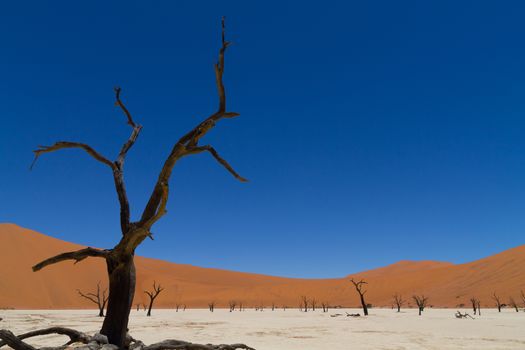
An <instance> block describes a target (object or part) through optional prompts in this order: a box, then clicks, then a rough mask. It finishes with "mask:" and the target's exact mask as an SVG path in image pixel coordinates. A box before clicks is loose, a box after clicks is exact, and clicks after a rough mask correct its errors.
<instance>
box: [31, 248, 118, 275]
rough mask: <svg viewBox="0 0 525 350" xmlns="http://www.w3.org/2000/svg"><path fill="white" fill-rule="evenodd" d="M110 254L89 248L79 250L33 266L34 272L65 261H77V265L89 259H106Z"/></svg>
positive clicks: (106, 251)
mask: <svg viewBox="0 0 525 350" xmlns="http://www.w3.org/2000/svg"><path fill="white" fill-rule="evenodd" d="M108 254H109V251H108V250H102V249H95V248H91V247H88V248H84V249H81V250H77V251H74V252H67V253H62V254H59V255H56V256H54V257H51V258H48V259H46V260H44V261H42V262H40V263H38V264H36V265H35V266H33V271H35V272H36V271H39V270H41V269H43V268H44V267H46V266H48V265H52V264H56V263H59V262H61V261H65V260H75V264H76V263H78V262H80V261H82V260H84V259H86V258H88V257H95V258H106V257H107V256H108Z"/></svg>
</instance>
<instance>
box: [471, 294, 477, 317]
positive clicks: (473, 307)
mask: <svg viewBox="0 0 525 350" xmlns="http://www.w3.org/2000/svg"><path fill="white" fill-rule="evenodd" d="M470 304H471V305H472V311H474V315H475V314H476V312H477V311H478V304H479V300H478V299H476V298H474V297H472V298H470Z"/></svg>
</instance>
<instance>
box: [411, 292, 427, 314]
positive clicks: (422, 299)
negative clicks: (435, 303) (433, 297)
mask: <svg viewBox="0 0 525 350" xmlns="http://www.w3.org/2000/svg"><path fill="white" fill-rule="evenodd" d="M412 299H414V301H415V302H416V305H417V307H418V310H419V316H421V313H422V312H423V310H425V307H426V306H427V303H428V297H426V296H424V295H421V296H419V295H413V296H412Z"/></svg>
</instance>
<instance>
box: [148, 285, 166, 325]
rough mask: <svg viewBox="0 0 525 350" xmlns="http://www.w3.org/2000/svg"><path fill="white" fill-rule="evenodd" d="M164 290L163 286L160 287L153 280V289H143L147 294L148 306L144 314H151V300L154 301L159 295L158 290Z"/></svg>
mask: <svg viewBox="0 0 525 350" xmlns="http://www.w3.org/2000/svg"><path fill="white" fill-rule="evenodd" d="M163 290H164V288H162V287H161V286H160V284H159V285H157V284H156V282H155V281H153V291H151V292H149V291H144V293H146V294H147V295H148V296H149V307H148V314H147V315H146V316H151V309H152V308H153V302H154V301H155V299H157V297H158V296H159V294H160V292H162V291H163Z"/></svg>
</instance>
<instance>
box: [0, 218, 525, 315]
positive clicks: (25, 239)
mask: <svg viewBox="0 0 525 350" xmlns="http://www.w3.org/2000/svg"><path fill="white" fill-rule="evenodd" d="M0 247H3V249H2V254H0V308H5V307H13V308H16V309H76V308H92V307H93V305H92V304H90V303H89V301H86V300H85V299H83V298H80V297H79V295H78V293H77V289H80V290H82V291H90V290H92V289H94V288H96V284H97V282H98V281H101V283H102V285H106V284H107V281H106V280H105V279H106V278H107V277H106V273H105V269H106V267H105V264H104V261H102V260H101V259H87V260H86V261H83V262H81V263H79V264H76V265H75V264H73V263H69V262H65V263H61V264H57V265H53V266H50V267H48V268H46V269H44V270H42V271H40V272H38V273H34V272H32V270H31V266H32V265H34V264H35V263H37V262H39V261H40V260H43V259H45V258H47V257H50V256H52V255H54V254H58V253H61V252H65V251H69V250H75V249H79V248H82V247H83V246H80V245H78V244H74V243H69V242H64V241H61V240H58V239H55V238H52V237H49V236H46V235H44V234H41V233H38V232H35V231H32V230H29V229H25V228H22V227H20V226H17V225H14V224H0ZM136 266H137V291H136V296H135V303H138V304H142V303H144V302H146V295H145V294H144V293H143V291H144V290H146V289H149V288H150V287H151V284H152V283H153V281H154V280H156V281H158V282H160V283H161V284H162V285H163V286H164V287H166V289H165V291H164V292H163V293H162V295H161V296H159V298H158V300H157V301H156V307H164V308H173V307H174V306H175V305H176V304H177V303H180V304H185V305H187V306H188V307H206V306H207V304H208V302H210V301H215V302H216V305H217V307H226V306H227V304H228V302H229V301H230V300H237V301H240V302H243V303H244V304H245V305H246V306H247V307H253V306H255V305H261V304H264V305H266V306H270V305H271V304H272V303H275V304H276V305H279V306H282V305H287V306H288V307H292V308H295V307H298V305H299V302H300V296H301V295H306V296H308V297H309V298H315V299H316V300H317V301H318V302H319V303H321V302H329V303H330V304H331V305H343V306H357V305H358V300H357V298H356V295H355V292H354V291H353V290H352V288H351V286H350V284H349V283H348V281H347V279H346V278H332V279H294V278H282V277H274V276H265V275H259V274H250V273H242V272H233V271H226V270H220V269H212V268H201V267H196V266H191V265H182V264H175V263H170V262H167V261H162V260H157V259H150V258H144V257H137V258H136ZM352 276H353V277H354V278H363V279H366V280H367V281H368V282H369V287H368V289H369V291H368V293H367V301H368V302H370V303H371V304H373V305H374V306H386V307H390V306H391V304H392V295H393V294H394V293H401V294H403V295H404V297H405V299H407V300H408V299H410V296H411V295H412V294H414V293H418V294H426V295H428V296H429V297H430V304H432V305H433V306H440V307H455V306H457V305H460V304H465V305H468V300H469V299H470V297H472V296H477V298H479V299H480V300H481V303H482V306H483V307H488V306H490V307H493V302H492V299H491V295H492V293H493V292H494V291H496V292H497V293H498V294H499V295H501V297H502V298H503V299H505V300H507V299H508V297H509V296H514V297H515V298H518V296H519V293H520V290H521V289H523V290H525V246H519V247H516V248H513V249H509V250H507V251H504V252H502V253H499V254H496V255H493V256H490V257H487V258H483V259H480V260H476V261H474V262H470V263H466V264H459V265H454V264H451V263H446V262H437V261H406V260H404V261H399V262H397V263H395V264H392V265H389V266H386V267H381V268H378V269H374V270H369V271H364V272H360V273H355V274H352Z"/></svg>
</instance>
